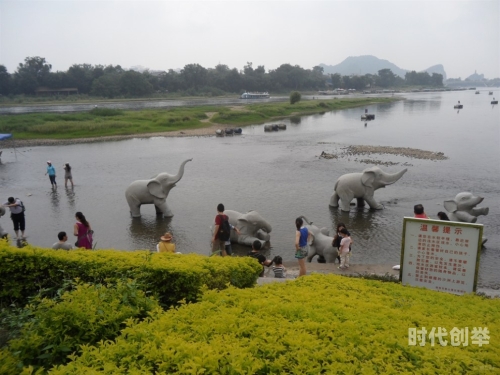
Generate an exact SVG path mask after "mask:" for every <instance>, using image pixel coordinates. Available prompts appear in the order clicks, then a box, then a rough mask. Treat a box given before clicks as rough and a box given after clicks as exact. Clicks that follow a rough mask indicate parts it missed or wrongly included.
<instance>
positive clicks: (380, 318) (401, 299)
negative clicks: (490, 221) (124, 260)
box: [49, 275, 500, 375]
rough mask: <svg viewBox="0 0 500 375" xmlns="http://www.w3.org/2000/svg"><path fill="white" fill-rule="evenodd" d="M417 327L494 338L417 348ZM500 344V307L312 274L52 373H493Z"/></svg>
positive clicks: (134, 330)
mask: <svg viewBox="0 0 500 375" xmlns="http://www.w3.org/2000/svg"><path fill="white" fill-rule="evenodd" d="M413 327H415V328H417V329H422V327H426V329H427V330H428V331H429V332H430V331H431V328H432V327H436V329H437V327H443V328H446V329H447V331H448V332H450V330H451V329H452V328H454V327H457V328H460V329H463V328H466V327H468V328H469V332H471V331H472V329H473V327H487V328H488V329H489V332H490V339H489V344H485V345H483V346H481V347H480V346H478V345H474V344H473V342H472V340H473V338H472V337H471V336H469V341H468V346H462V345H460V346H451V345H450V336H447V337H445V338H444V339H446V340H447V341H448V344H447V346H441V345H440V344H439V342H438V340H437V339H436V344H435V346H431V343H430V341H429V337H427V339H426V340H425V342H424V343H425V345H424V346H420V345H419V344H418V343H417V345H416V346H410V345H409V342H408V332H409V328H413ZM499 338H500V300H491V299H485V298H481V297H478V296H474V295H465V296H455V295H449V294H445V293H439V292H434V291H430V290H426V289H420V288H413V287H404V286H401V285H399V284H395V283H382V282H379V281H372V280H363V279H351V278H345V277H342V276H337V275H312V276H308V277H303V278H300V279H297V280H295V281H288V282H286V283H275V284H268V285H265V286H262V287H258V288H254V289H242V290H237V289H235V288H229V289H227V290H223V291H208V292H206V293H205V295H204V297H203V299H202V301H201V302H199V303H196V304H190V305H185V306H181V307H178V308H176V309H175V310H174V309H172V310H169V311H167V312H165V313H163V314H162V315H161V316H159V317H158V318H157V319H156V320H152V319H149V320H148V319H147V320H146V321H144V322H142V323H139V324H138V325H136V326H133V327H127V328H125V329H124V330H123V331H122V335H121V336H120V337H118V338H117V339H116V340H115V342H109V341H108V342H102V343H100V344H99V346H98V347H84V348H82V355H81V356H80V357H76V356H72V359H73V361H72V362H70V363H68V364H67V365H65V366H59V367H57V368H54V369H52V370H51V371H50V372H49V374H52V375H63V374H68V375H69V374H84V373H89V374H90V373H100V374H154V373H161V374H173V373H179V374H202V373H203V374H363V375H364V374H466V373H467V374H483V373H490V374H491V373H498V371H499V370H500V340H499Z"/></svg>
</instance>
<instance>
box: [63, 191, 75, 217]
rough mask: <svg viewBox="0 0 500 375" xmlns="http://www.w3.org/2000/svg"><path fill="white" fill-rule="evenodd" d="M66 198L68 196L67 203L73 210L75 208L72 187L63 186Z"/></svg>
mask: <svg viewBox="0 0 500 375" xmlns="http://www.w3.org/2000/svg"><path fill="white" fill-rule="evenodd" d="M65 191H66V198H68V204H69V206H70V207H71V209H72V210H73V211H75V212H76V210H75V189H74V188H73V187H70V188H65Z"/></svg>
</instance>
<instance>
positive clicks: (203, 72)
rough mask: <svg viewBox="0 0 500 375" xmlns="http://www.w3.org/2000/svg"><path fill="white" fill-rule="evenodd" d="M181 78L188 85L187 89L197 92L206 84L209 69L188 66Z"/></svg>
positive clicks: (182, 71) (192, 65)
mask: <svg viewBox="0 0 500 375" xmlns="http://www.w3.org/2000/svg"><path fill="white" fill-rule="evenodd" d="M181 77H182V79H183V80H184V82H185V84H186V88H194V89H195V90H197V89H198V88H200V87H202V86H204V85H205V84H206V80H207V69H205V68H204V67H202V66H201V65H200V64H188V65H186V66H184V69H182V70H181Z"/></svg>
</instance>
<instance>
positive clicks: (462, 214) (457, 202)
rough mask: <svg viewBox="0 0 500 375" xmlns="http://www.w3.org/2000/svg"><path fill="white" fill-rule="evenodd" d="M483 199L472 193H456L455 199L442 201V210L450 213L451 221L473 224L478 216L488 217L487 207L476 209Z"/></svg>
mask: <svg viewBox="0 0 500 375" xmlns="http://www.w3.org/2000/svg"><path fill="white" fill-rule="evenodd" d="M483 199H484V198H483V197H476V196H474V195H473V194H472V193H467V192H463V193H458V194H457V196H456V197H455V199H452V200H448V201H444V208H446V210H447V211H448V212H449V213H450V220H451V221H463V222H466V223H475V222H476V221H477V217H478V216H480V215H488V213H489V211H490V209H489V208H488V207H483V208H476V206H477V205H478V204H479V203H481V202H482V201H483Z"/></svg>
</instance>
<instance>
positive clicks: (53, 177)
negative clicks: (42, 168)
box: [45, 160, 57, 188]
mask: <svg viewBox="0 0 500 375" xmlns="http://www.w3.org/2000/svg"><path fill="white" fill-rule="evenodd" d="M47 175H49V179H50V183H51V184H52V187H53V188H57V184H56V169H55V168H54V166H53V165H52V162H51V161H50V160H48V161H47V172H46V173H45V176H47Z"/></svg>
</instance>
